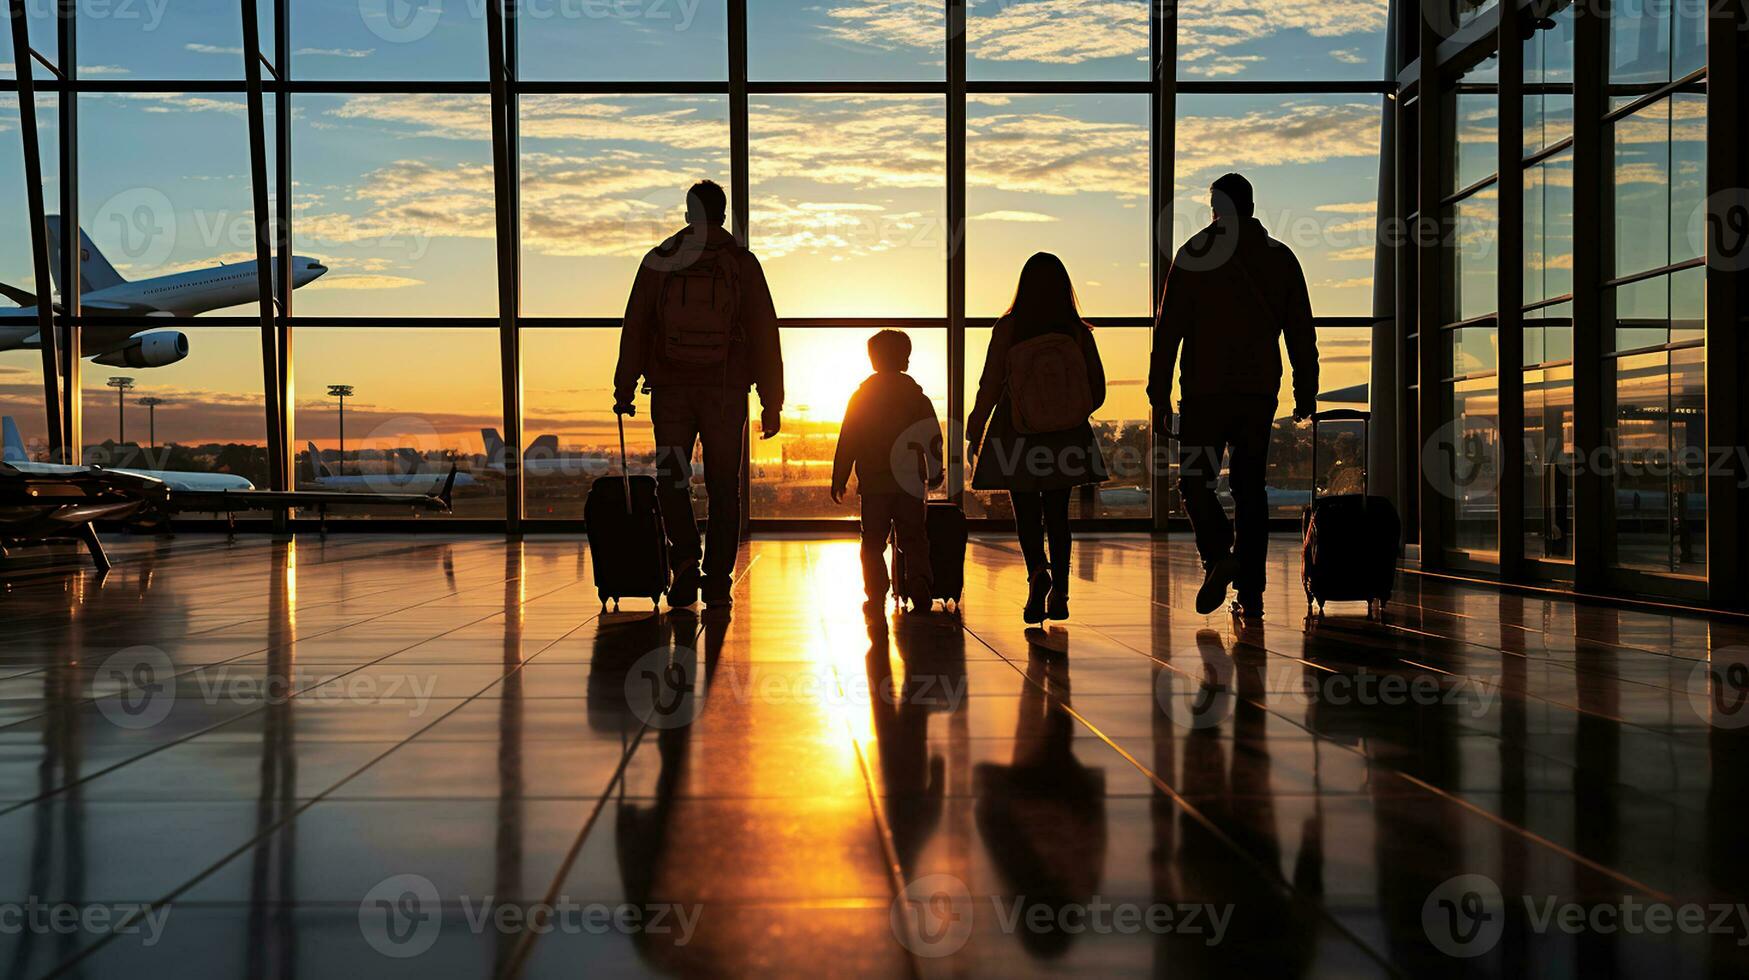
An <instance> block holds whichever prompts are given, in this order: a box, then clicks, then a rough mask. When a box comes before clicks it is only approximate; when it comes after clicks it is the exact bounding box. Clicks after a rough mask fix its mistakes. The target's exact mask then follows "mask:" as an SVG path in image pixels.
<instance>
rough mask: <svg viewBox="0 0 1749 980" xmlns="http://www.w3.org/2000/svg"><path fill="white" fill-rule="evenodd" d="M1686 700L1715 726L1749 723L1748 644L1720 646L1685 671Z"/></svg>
mask: <svg viewBox="0 0 1749 980" xmlns="http://www.w3.org/2000/svg"><path fill="white" fill-rule="evenodd" d="M1688 703H1689V704H1690V705H1691V706H1692V707H1693V708H1694V713H1695V714H1697V715H1699V716H1700V720H1701V721H1704V722H1706V723H1707V724H1709V725H1711V726H1713V727H1714V728H1742V727H1744V726H1746V725H1749V647H1744V646H1729V647H1719V648H1718V649H1716V650H1714V651H1713V652H1712V656H1711V657H1710V658H1709V659H1707V660H1703V661H1701V662H1700V663H1698V664H1695V666H1694V670H1693V671H1691V672H1690V673H1689V675H1688Z"/></svg>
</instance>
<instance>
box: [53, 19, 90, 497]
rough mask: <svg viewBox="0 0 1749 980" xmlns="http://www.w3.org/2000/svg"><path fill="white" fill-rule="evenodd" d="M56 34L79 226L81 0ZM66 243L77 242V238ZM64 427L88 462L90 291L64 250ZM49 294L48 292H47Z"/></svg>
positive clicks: (64, 215)
mask: <svg viewBox="0 0 1749 980" xmlns="http://www.w3.org/2000/svg"><path fill="white" fill-rule="evenodd" d="M57 13H58V14H59V16H57V17H56V18H55V19H56V22H57V30H56V34H57V37H58V38H59V41H60V51H59V53H58V55H57V57H56V59H55V60H56V61H57V62H59V63H60V66H61V79H62V81H63V82H65V84H64V85H63V86H62V88H61V98H60V105H59V109H60V115H61V132H60V140H59V142H60V150H61V173H60V178H61V227H62V228H67V227H69V226H70V225H71V226H76V225H78V224H79V218H78V214H79V96H78V94H77V92H76V88H77V86H76V84H75V83H76V82H77V81H78V80H79V17H78V0H60V2H59V4H58V7H57ZM65 240H66V241H69V242H70V241H74V240H75V236H74V235H72V234H71V233H69V234H67V235H66V236H65ZM60 259H61V290H60V291H61V327H62V329H61V336H60V348H61V381H62V384H61V425H62V426H63V427H64V428H65V430H66V441H65V443H64V450H63V457H62V458H63V459H64V460H65V461H66V462H68V463H78V462H81V461H82V457H83V456H84V454H85V413H84V407H83V406H84V397H83V391H84V385H83V382H82V379H81V377H80V376H81V375H82V374H83V373H84V367H85V361H84V359H83V358H81V357H80V356H79V355H80V353H81V352H82V351H83V350H84V345H83V343H82V341H81V339H80V334H81V328H80V325H79V318H80V316H81V315H82V314H83V312H84V311H83V310H82V308H81V305H80V297H81V296H82V295H83V294H84V292H85V290H84V287H83V286H82V285H81V283H80V277H81V276H82V275H83V273H84V270H83V269H81V268H80V264H79V250H78V249H77V248H68V247H63V248H62V249H61V256H60ZM45 288H46V287H45Z"/></svg>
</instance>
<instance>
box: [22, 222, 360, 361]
mask: <svg viewBox="0 0 1749 980" xmlns="http://www.w3.org/2000/svg"><path fill="white" fill-rule="evenodd" d="M46 220H47V223H48V232H49V245H50V251H51V253H52V260H51V262H50V264H49V268H50V271H51V272H52V273H53V276H54V281H55V288H56V290H57V291H60V287H61V261H60V257H61V231H62V229H61V217H60V215H54V214H51V215H49V216H48V217H47V219H46ZM79 245H80V248H79V309H80V312H81V313H83V314H85V315H87V316H103V315H111V316H145V317H164V318H168V319H187V318H189V317H194V316H198V315H200V314H202V313H208V312H211V311H213V310H220V309H224V308H225V307H228V306H240V305H242V304H244V303H251V302H255V301H257V300H258V299H259V296H260V294H259V292H258V290H259V288H260V287H259V285H258V283H257V281H256V276H255V263H254V262H253V261H250V262H239V263H237V264H235V265H224V264H222V263H221V264H220V265H218V266H215V267H213V268H209V269H196V270H194V271H192V272H178V273H174V274H172V275H168V276H155V277H153V278H151V279H141V280H138V281H135V282H129V281H128V280H126V279H124V278H122V276H121V273H119V272H117V271H115V266H113V265H111V264H110V262H109V260H108V259H107V258H105V257H104V255H103V253H102V252H100V251H98V249H97V246H96V245H94V244H92V242H91V237H90V236H89V235H87V234H85V232H84V231H83V230H81V231H80V232H79ZM291 264H292V288H293V289H298V288H300V287H303V286H307V285H309V284H310V283H312V282H315V281H316V280H317V279H319V278H321V277H322V275H323V274H324V273H326V272H327V271H328V267H327V266H325V265H323V264H322V263H320V262H318V261H316V260H315V259H312V258H308V257H306V256H301V255H294V256H292V263H291ZM63 295H64V293H63ZM0 296H5V297H6V298H8V299H10V300H12V301H13V302H15V303H17V304H19V306H18V308H16V309H11V308H9V309H0V351H8V350H35V349H37V348H39V347H41V346H42V338H41V337H40V336H39V331H38V327H37V309H36V307H37V299H38V297H37V295H36V294H34V293H31V292H29V291H27V290H24V289H20V288H18V287H17V286H11V285H7V284H6V283H0ZM55 308H56V309H57V310H59V309H60V308H61V307H60V304H56V306H55ZM79 346H80V351H79V354H80V356H81V357H89V358H91V359H92V361H94V362H96V363H98V364H103V365H107V366H110V367H126V368H155V367H164V366H166V365H170V364H175V363H176V362H177V361H180V360H182V359H183V358H185V357H187V356H188V335H187V334H185V333H183V332H182V331H180V330H144V331H142V330H141V329H140V327H139V326H137V325H133V326H128V325H118V326H108V325H96V326H93V325H87V326H86V327H84V328H83V329H82V330H80V332H79Z"/></svg>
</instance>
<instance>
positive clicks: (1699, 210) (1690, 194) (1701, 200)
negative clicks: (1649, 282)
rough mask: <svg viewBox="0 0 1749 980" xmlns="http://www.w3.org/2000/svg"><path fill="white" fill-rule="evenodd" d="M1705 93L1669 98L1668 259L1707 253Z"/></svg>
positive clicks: (1674, 261)
mask: <svg viewBox="0 0 1749 980" xmlns="http://www.w3.org/2000/svg"><path fill="white" fill-rule="evenodd" d="M1706 196H1707V190H1706V96H1705V95H1695V94H1688V93H1682V92H1679V93H1677V94H1675V95H1673V96H1671V97H1670V261H1671V263H1672V264H1674V263H1677V262H1686V261H1688V260H1689V259H1698V258H1701V257H1703V256H1704V255H1706V211H1707V208H1706Z"/></svg>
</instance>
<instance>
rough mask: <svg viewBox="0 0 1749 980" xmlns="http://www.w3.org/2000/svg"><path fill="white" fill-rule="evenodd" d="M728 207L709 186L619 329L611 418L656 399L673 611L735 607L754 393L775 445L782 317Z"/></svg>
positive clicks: (693, 195) (689, 199)
mask: <svg viewBox="0 0 1749 980" xmlns="http://www.w3.org/2000/svg"><path fill="white" fill-rule="evenodd" d="M727 212H728V198H727V196H726V195H725V194H724V193H723V189H722V188H721V187H719V186H717V185H716V184H715V183H714V182H712V181H708V180H706V181H701V182H700V183H698V184H695V185H693V187H692V189H691V190H689V191H687V194H686V223H687V227H686V228H684V229H682V230H681V231H680V232H679V233H677V234H675V235H674V236H673V237H671V238H669V239H668V240H667V241H665V242H663V243H662V244H660V245H658V246H656V247H655V248H654V249H651V250H650V252H649V254H647V255H645V256H644V262H643V265H642V266H640V267H639V269H638V275H637V278H636V279H635V280H634V281H633V282H632V295H631V299H630V300H628V301H627V302H626V314H625V323H624V325H623V326H622V327H621V329H620V338H619V367H618V369H617V370H616V371H614V377H613V382H614V392H613V398H614V406H613V410H614V411H615V412H617V413H619V414H621V415H633V414H636V410H635V408H634V406H633V398H634V397H635V396H636V394H637V390H638V381H639V379H640V378H641V379H642V380H643V382H644V390H645V391H647V392H649V393H650V419H651V422H652V423H653V424H654V427H655V430H656V479H657V483H658V488H659V489H658V493H659V496H660V498H661V507H662V522H663V524H664V525H665V526H666V528H667V532H668V540H669V543H670V546H671V549H672V551H671V560H672V561H673V564H674V584H673V585H672V587H670V589H669V590H668V604H669V605H670V606H690V605H692V604H693V603H695V602H697V601H698V597H699V592H700V590H701V589H702V591H703V593H704V600H705V602H707V603H709V604H711V605H725V606H726V605H728V604H729V602H730V598H729V587H730V582H731V579H732V578H733V576H734V571H735V549H736V548H737V547H739V545H740V533H741V464H742V462H743V460H744V459H745V456H746V436H745V430H746V425H747V392H748V389H749V388H751V387H753V386H755V385H757V386H758V389H759V404H760V409H761V412H760V420H759V421H760V428H761V430H762V438H766V439H770V438H771V437H773V436H775V435H777V432H778V417H779V413H780V412H781V410H782V408H783V352H782V349H781V347H780V346H779V343H778V333H777V311H776V310H775V309H774V308H773V306H772V303H771V290H770V289H769V288H768V287H767V286H766V284H765V272H764V270H763V269H761V268H760V266H759V260H758V259H756V258H754V257H753V253H751V252H749V251H747V250H746V249H745V248H742V247H741V246H740V245H739V244H738V243H737V242H736V241H735V238H734V236H732V235H730V234H729V233H728V231H726V230H725V229H724V228H723V223H724V221H725V220H726V219H727ZM695 443H703V447H704V483H705V492H706V494H707V495H708V496H709V498H710V526H709V529H708V534H709V541H708V542H706V545H705V547H704V553H703V569H702V575H701V569H700V561H699V559H700V554H699V552H700V549H699V534H698V524H697V523H696V522H695V521H694V520H693V515H692V450H693V445H694V444H695Z"/></svg>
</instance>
